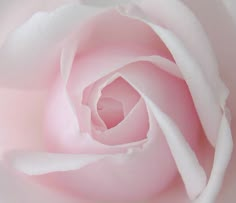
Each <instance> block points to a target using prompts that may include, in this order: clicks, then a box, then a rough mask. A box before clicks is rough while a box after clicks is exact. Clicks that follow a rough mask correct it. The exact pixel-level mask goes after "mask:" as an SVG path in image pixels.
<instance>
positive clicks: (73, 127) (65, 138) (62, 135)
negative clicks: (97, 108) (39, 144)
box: [44, 78, 140, 153]
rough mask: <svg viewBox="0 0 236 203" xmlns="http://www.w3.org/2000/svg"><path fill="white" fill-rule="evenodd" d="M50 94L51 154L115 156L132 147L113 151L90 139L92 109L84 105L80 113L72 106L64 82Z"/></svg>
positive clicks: (46, 130) (47, 132)
mask: <svg viewBox="0 0 236 203" xmlns="http://www.w3.org/2000/svg"><path fill="white" fill-rule="evenodd" d="M49 94H50V98H49V99H48V102H47V105H46V109H45V111H46V112H45V123H44V134H45V140H46V143H45V144H46V146H47V148H48V150H49V151H50V152H61V153H63V152H64V153H114V152H121V151H124V149H127V147H129V146H132V145H129V146H117V147H113V148H111V147H109V146H106V145H104V144H101V143H99V142H97V141H96V140H92V139H91V138H90V136H89V135H88V133H89V131H87V133H85V132H86V131H84V128H90V127H89V126H87V127H86V125H89V123H90V122H91V118H90V111H89V108H88V107H87V109H86V108H85V107H86V106H85V105H84V106H83V108H81V107H80V108H79V110H80V111H79V112H76V110H75V108H74V107H75V105H72V103H71V101H70V99H69V97H68V94H67V92H66V89H65V81H63V80H62V79H61V78H58V80H57V81H56V82H55V85H54V87H53V88H52V90H51V91H50V93H49ZM77 113H78V115H79V116H78V117H77V115H76V114H77ZM78 120H79V121H78ZM79 125H80V126H79ZM81 129H83V131H81ZM134 145H140V143H134Z"/></svg>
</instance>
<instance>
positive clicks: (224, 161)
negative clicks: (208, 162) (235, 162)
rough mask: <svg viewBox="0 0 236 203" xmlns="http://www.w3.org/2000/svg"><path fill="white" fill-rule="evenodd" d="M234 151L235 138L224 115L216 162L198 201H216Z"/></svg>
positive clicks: (202, 202) (198, 202) (203, 202)
mask: <svg viewBox="0 0 236 203" xmlns="http://www.w3.org/2000/svg"><path fill="white" fill-rule="evenodd" d="M232 151H233V140H232V135H231V130H230V126H229V122H228V120H227V118H226V115H223V116H222V120H221V125H220V129H219V134H218V139H217V143H216V148H215V157H214V164H213V168H212V171H211V175H210V178H209V181H208V184H207V186H206V188H205V190H204V191H203V192H202V194H201V195H200V196H199V197H198V198H197V200H196V203H208V202H215V201H216V197H217V195H218V193H219V191H220V188H221V185H222V182H223V179H224V174H225V171H226V168H227V166H228V164H229V161H230V158H231V154H232Z"/></svg>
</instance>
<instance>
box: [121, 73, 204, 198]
mask: <svg viewBox="0 0 236 203" xmlns="http://www.w3.org/2000/svg"><path fill="white" fill-rule="evenodd" d="M121 76H122V77H123V78H124V79H126V77H125V75H122V74H121ZM127 81H128V82H129V80H127ZM130 84H131V83H130ZM131 85H132V84H131ZM132 86H133V87H134V88H135V89H136V90H137V91H138V92H139V93H140V95H142V97H143V99H144V101H145V103H146V104H147V107H148V109H149V111H150V112H152V113H153V114H154V117H155V119H156V120H157V122H158V124H159V126H160V128H161V130H162V131H163V134H164V136H165V138H166V140H167V143H168V145H169V147H170V150H171V153H172V156H173V158H174V160H175V163H176V165H177V168H178V171H179V173H180V175H181V177H182V180H183V182H184V185H185V188H186V191H187V193H188V196H189V198H190V199H191V200H194V199H195V198H196V197H197V196H198V195H199V194H200V193H201V192H202V190H203V189H204V187H205V186H206V181H207V177H206V174H205V171H204V169H203V168H202V166H201V165H200V164H199V162H198V159H197V157H196V155H195V153H194V152H193V150H192V149H191V147H190V146H189V144H188V143H187V142H186V140H185V138H184V136H183V135H182V133H181V131H180V130H179V128H178V127H177V126H176V124H175V123H174V122H173V121H172V120H171V119H170V118H169V117H168V116H167V115H166V114H165V113H164V112H162V111H161V110H160V109H159V108H158V106H157V105H155V104H154V103H153V102H152V101H151V100H150V98H148V97H147V96H146V95H145V94H144V93H143V92H141V91H140V90H139V89H137V87H135V86H134V85H132ZM193 183H194V184H193Z"/></svg>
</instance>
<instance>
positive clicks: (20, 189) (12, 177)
mask: <svg viewBox="0 0 236 203" xmlns="http://www.w3.org/2000/svg"><path fill="white" fill-rule="evenodd" d="M0 179H1V181H0V201H1V202H4V203H17V202H24V203H32V202H34V203H42V202H44V203H79V202H81V203H82V202H83V203H88V201H86V200H82V199H73V198H71V197H66V196H64V195H63V194H60V193H56V192H53V191H49V190H48V189H47V188H45V187H44V188H43V187H41V186H39V185H36V184H33V183H32V182H30V181H27V180H25V179H23V178H22V177H20V176H19V174H18V175H16V174H14V173H12V171H10V170H9V169H7V168H5V167H4V166H3V165H2V164H1V165H0Z"/></svg>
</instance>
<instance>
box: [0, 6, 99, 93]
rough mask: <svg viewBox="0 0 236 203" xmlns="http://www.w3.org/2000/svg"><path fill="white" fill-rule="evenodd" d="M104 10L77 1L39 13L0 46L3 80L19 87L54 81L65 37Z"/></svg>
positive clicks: (40, 84)
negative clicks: (49, 11) (52, 79)
mask: <svg viewBox="0 0 236 203" xmlns="http://www.w3.org/2000/svg"><path fill="white" fill-rule="evenodd" d="M101 11H102V9H96V8H88V7H85V6H81V5H80V4H79V3H73V4H66V5H64V6H63V7H60V8H58V9H56V10H55V11H54V12H51V13H46V12H40V13H39V12H38V13H35V14H34V15H33V16H32V17H31V18H30V19H29V20H28V21H26V22H25V23H24V24H23V25H22V26H20V27H19V28H18V29H16V30H14V32H12V33H11V34H10V35H8V37H7V39H6V40H5V41H4V43H3V44H2V46H1V47H0V67H1V68H0V84H2V85H4V86H10V87H17V88H19V87H41V86H45V85H47V84H48V83H50V82H51V78H52V76H53V73H55V71H58V70H57V68H58V66H59V65H58V64H59V61H60V59H59V56H60V51H61V50H60V49H61V48H60V47H61V45H62V44H63V40H64V39H65V38H66V37H69V35H70V34H71V33H74V32H77V31H78V29H79V28H80V27H81V25H82V24H83V22H84V21H85V20H87V19H88V18H90V17H91V16H94V15H96V14H97V13H98V12H101Z"/></svg>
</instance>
